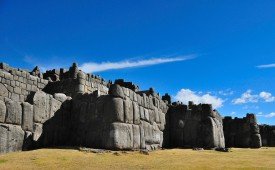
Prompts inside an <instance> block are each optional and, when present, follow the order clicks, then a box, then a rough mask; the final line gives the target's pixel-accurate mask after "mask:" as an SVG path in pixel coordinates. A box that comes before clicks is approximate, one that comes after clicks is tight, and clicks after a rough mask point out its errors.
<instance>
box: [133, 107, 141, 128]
mask: <svg viewBox="0 0 275 170" xmlns="http://www.w3.org/2000/svg"><path fill="white" fill-rule="evenodd" d="M133 111H134V120H133V121H134V122H133V123H134V124H137V125H138V124H140V111H139V106H138V103H137V102H133Z"/></svg>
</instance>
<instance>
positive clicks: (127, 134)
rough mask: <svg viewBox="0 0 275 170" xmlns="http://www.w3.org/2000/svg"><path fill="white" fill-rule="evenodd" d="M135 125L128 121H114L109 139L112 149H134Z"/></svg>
mask: <svg viewBox="0 0 275 170" xmlns="http://www.w3.org/2000/svg"><path fill="white" fill-rule="evenodd" d="M133 138H134V136H133V126H132V125H130V124H126V123H112V125H111V131H110V136H109V140H111V142H110V145H109V148H110V149H119V150H125V149H133V142H134V139H133Z"/></svg>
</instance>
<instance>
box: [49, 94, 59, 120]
mask: <svg viewBox="0 0 275 170" xmlns="http://www.w3.org/2000/svg"><path fill="white" fill-rule="evenodd" d="M61 105H62V103H61V102H60V101H58V100H56V99H54V98H53V97H51V96H50V97H49V106H47V107H46V108H48V107H49V109H50V110H49V111H50V115H49V118H51V117H53V116H54V114H55V113H56V112H57V111H58V110H59V109H60V108H61Z"/></svg>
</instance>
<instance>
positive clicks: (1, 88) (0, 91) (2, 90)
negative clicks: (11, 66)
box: [0, 83, 9, 97]
mask: <svg viewBox="0 0 275 170" xmlns="http://www.w3.org/2000/svg"><path fill="white" fill-rule="evenodd" d="M8 95H9V91H8V89H7V88H6V86H5V85H4V84H2V83H0V96H2V97H8Z"/></svg>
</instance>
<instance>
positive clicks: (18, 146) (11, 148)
mask: <svg viewBox="0 0 275 170" xmlns="http://www.w3.org/2000/svg"><path fill="white" fill-rule="evenodd" d="M23 141H24V131H23V130H22V129H21V127H20V126H16V125H9V124H0V153H7V152H15V151H21V150H22V147H23Z"/></svg>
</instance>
